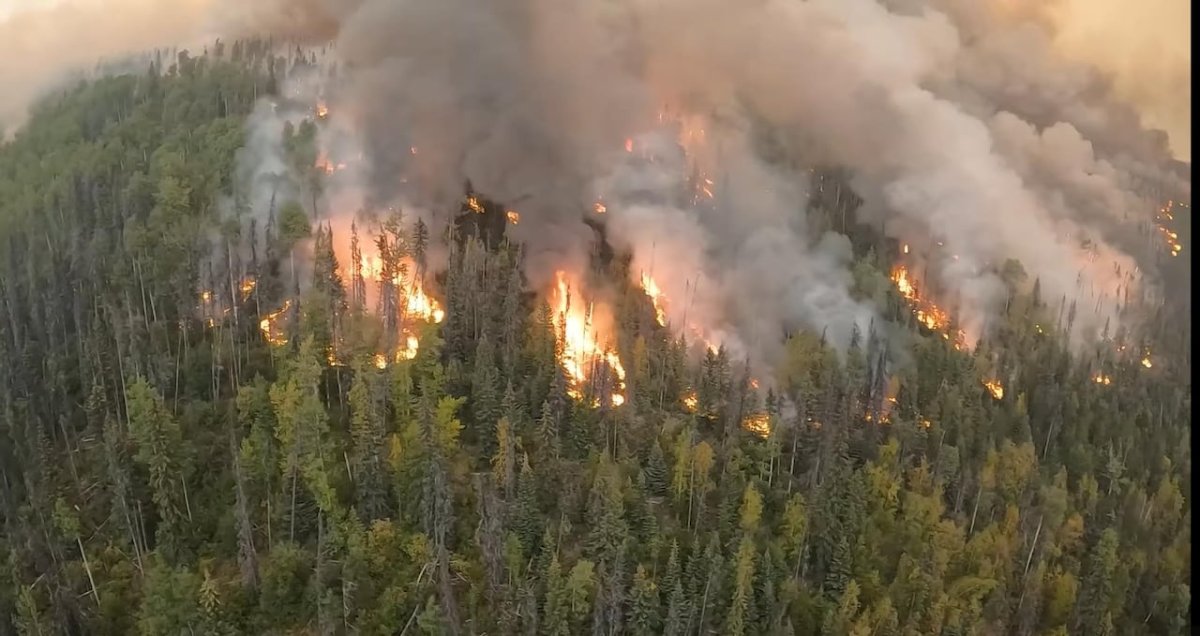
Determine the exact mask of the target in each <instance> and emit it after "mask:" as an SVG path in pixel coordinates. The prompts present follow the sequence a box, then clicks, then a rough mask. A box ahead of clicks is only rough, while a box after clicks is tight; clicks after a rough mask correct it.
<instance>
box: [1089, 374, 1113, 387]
mask: <svg viewBox="0 0 1200 636" xmlns="http://www.w3.org/2000/svg"><path fill="white" fill-rule="evenodd" d="M1092 382H1095V383H1096V384H1099V385H1101V386H1108V385H1110V384H1112V377H1111V376H1108V375H1106V374H1104V373H1100V372H1096V375H1093V376H1092Z"/></svg>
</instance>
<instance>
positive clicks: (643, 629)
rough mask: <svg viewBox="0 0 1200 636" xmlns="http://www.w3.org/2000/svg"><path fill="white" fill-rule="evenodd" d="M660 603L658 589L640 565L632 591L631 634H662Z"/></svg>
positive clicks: (630, 608)
mask: <svg viewBox="0 0 1200 636" xmlns="http://www.w3.org/2000/svg"><path fill="white" fill-rule="evenodd" d="M658 603H659V600H658V587H657V586H656V585H655V584H654V581H653V579H651V578H650V575H649V574H647V572H646V568H645V566H642V565H639V566H638V567H637V571H636V572H635V573H634V575H633V586H632V588H631V589H630V598H629V620H628V625H629V633H631V634H637V635H641V636H650V635H651V634H658V633H660V632H659V622H660V617H659V604H658Z"/></svg>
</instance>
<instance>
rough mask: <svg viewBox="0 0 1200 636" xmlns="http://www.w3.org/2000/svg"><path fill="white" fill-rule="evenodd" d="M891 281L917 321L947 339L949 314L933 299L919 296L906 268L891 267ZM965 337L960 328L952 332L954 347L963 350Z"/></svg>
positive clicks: (948, 336)
mask: <svg viewBox="0 0 1200 636" xmlns="http://www.w3.org/2000/svg"><path fill="white" fill-rule="evenodd" d="M892 282H894V283H895V284H896V290H897V291H899V292H900V296H902V297H903V298H904V299H905V300H907V301H908V302H909V304H910V305H912V306H913V310H914V311H915V313H916V316H917V322H919V323H921V324H922V325H924V326H925V328H926V329H928V330H930V331H937V332H941V334H942V338H943V339H945V340H949V339H950V334H949V333H947V331H946V330H947V328H948V327H949V325H950V315H949V314H947V313H946V311H945V310H944V309H942V308H941V307H938V306H937V304H935V303H934V302H933V301H930V300H928V299H926V298H922V297H921V295H920V294H919V293H918V292H917V287H916V285H914V284H913V282H912V280H911V278H910V276H909V272H908V268H907V267H905V266H903V265H897V266H896V267H895V268H894V269H892ZM965 338H966V334H965V333H964V332H963V331H962V330H961V329H960V330H958V332H957V333H955V334H954V348H955V349H958V350H959V351H962V350H964V349H965V348H966V345H965V344H964V340H965Z"/></svg>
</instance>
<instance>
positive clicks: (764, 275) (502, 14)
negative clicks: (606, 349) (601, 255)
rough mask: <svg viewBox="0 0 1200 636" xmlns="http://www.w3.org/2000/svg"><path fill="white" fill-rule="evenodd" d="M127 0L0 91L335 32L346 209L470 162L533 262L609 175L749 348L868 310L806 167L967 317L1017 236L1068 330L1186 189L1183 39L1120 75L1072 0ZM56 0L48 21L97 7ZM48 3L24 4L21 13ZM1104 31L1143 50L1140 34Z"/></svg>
mask: <svg viewBox="0 0 1200 636" xmlns="http://www.w3.org/2000/svg"><path fill="white" fill-rule="evenodd" d="M123 1H124V2H125V3H127V4H128V5H129V8H130V9H131V10H134V11H135V12H136V13H137V15H139V16H144V17H145V19H146V20H147V21H146V22H144V23H142V28H140V29H138V32H139V33H138V34H137V35H138V37H141V38H142V39H138V38H137V37H134V36H133V35H132V34H130V35H128V36H126V35H123V34H122V33H123V32H121V31H116V30H114V31H113V32H112V35H113V36H114V37H113V38H112V39H113V44H112V45H111V46H107V48H106V47H105V45H103V44H101V45H98V48H97V49H96V50H88V51H79V52H77V53H75V54H73V55H74V57H71V56H69V55H66V54H64V56H65V57H63V58H62V60H59V59H57V58H55V57H54V56H53V55H52V56H48V57H46V59H45V60H44V64H42V68H41V69H39V70H37V71H34V70H32V69H25V68H22V69H20V70H21V71H22V72H21V73H18V74H16V75H15V77H17V78H18V79H17V80H16V81H15V83H16V84H18V85H19V87H18V89H17V90H16V91H14V92H13V97H15V99H16V100H17V101H11V100H10V101H7V102H4V103H3V104H0V106H2V107H3V108H2V109H0V116H3V115H4V114H5V113H9V114H11V113H13V112H17V111H15V110H14V108H15V106H14V104H19V103H22V102H23V101H27V99H28V98H29V96H30V95H31V94H32V92H31V91H32V90H34V89H32V88H29V89H26V88H24V87H26V86H36V81H38V80H39V79H40V78H42V77H46V76H47V75H48V70H47V69H50V68H56V67H60V66H62V65H63V63H64V62H67V63H75V64H78V63H82V62H83V61H86V60H89V59H91V58H94V57H95V56H96V55H97V54H110V55H112V54H117V53H119V52H121V51H122V50H128V49H131V48H143V47H145V46H151V45H155V44H159V43H160V42H162V41H165V40H168V39H178V38H186V37H190V36H193V35H197V34H200V33H208V32H209V31H210V30H214V29H215V30H216V31H217V32H218V33H221V34H223V35H226V36H228V37H234V36H238V35H244V34H250V33H263V34H268V35H277V36H281V37H285V38H288V39H290V40H295V41H301V42H312V43H323V42H326V41H331V42H334V43H335V48H334V50H335V55H336V57H337V58H338V61H339V63H340V64H341V69H342V70H343V71H344V72H340V75H339V80H338V86H337V89H336V91H334V92H335V93H336V94H333V93H331V94H330V95H326V96H324V97H326V98H327V99H329V100H330V102H331V105H332V106H333V108H334V110H335V117H334V119H333V121H344V122H345V125H346V126H347V130H345V131H342V133H339V134H338V135H334V134H333V133H330V132H327V131H326V129H323V132H322V133H321V134H322V144H323V148H326V149H327V150H331V151H336V152H337V153H338V154H343V153H345V152H348V151H347V150H345V149H336V148H334V144H335V139H336V138H343V137H345V138H353V140H354V141H353V143H352V144H351V145H356V146H357V147H358V148H359V150H361V152H362V156H363V159H362V160H361V162H358V163H356V164H354V165H353V166H352V167H350V168H348V169H347V170H346V171H345V172H346V174H345V175H342V174H341V173H340V172H339V173H338V174H337V175H335V181H338V180H340V181H339V183H340V185H338V184H337V183H335V184H334V185H332V186H331V187H330V189H329V190H328V191H327V192H326V193H325V195H324V196H325V198H324V199H323V201H322V205H323V206H324V207H326V208H328V209H329V211H330V213H331V214H332V215H333V217H334V218H335V219H341V218H344V217H345V215H351V216H352V215H353V214H355V213H357V211H358V210H359V209H360V208H364V207H365V208H383V207H386V206H403V207H405V208H406V209H410V210H418V211H420V212H418V213H419V214H421V215H423V216H427V217H429V218H430V219H432V220H437V215H436V214H434V213H433V212H432V211H435V210H453V209H455V208H456V206H457V202H458V201H459V199H460V198H461V196H462V188H463V184H464V182H466V183H469V184H470V186H471V188H472V189H474V190H475V191H477V192H480V193H482V194H484V195H485V196H487V197H488V198H490V199H493V200H495V201H499V202H501V203H502V204H503V205H506V206H508V207H510V208H512V209H515V210H519V212H520V219H521V220H520V223H519V224H518V225H515V226H512V227H511V228H510V230H511V232H512V233H513V234H515V237H516V238H517V239H518V240H521V241H523V242H524V243H526V244H527V245H528V248H529V249H528V259H527V265H528V270H529V271H528V273H529V274H530V276H531V278H532V282H534V284H536V285H548V284H549V283H550V281H551V280H552V277H553V273H554V271H555V270H557V269H561V268H563V267H578V264H579V263H580V262H581V261H582V259H583V258H584V257H585V255H586V254H587V251H588V244H589V242H590V241H591V240H592V232H591V230H590V229H589V228H588V227H587V225H586V224H585V223H583V221H582V219H583V218H584V217H586V216H589V215H595V214H596V213H595V212H592V210H593V206H594V204H595V203H596V199H597V197H599V198H600V200H601V202H602V205H603V206H604V209H605V214H606V215H607V216H604V217H603V218H604V219H605V221H606V222H607V223H608V226H609V233H610V238H611V239H612V240H613V241H614V242H615V243H616V244H617V245H618V246H619V247H622V248H625V249H628V250H630V251H631V252H632V253H633V257H634V267H635V269H636V270H637V272H638V273H639V275H643V276H647V277H649V278H650V279H652V280H653V282H654V283H655V285H656V286H657V287H658V288H659V289H660V290H661V295H662V299H661V300H662V302H663V303H664V304H665V307H666V310H665V313H666V318H667V319H668V320H669V321H670V324H671V325H672V327H674V328H676V329H678V330H681V331H684V332H687V333H692V334H695V335H696V336H698V337H700V338H702V339H705V340H710V341H717V342H720V343H724V344H727V345H729V346H731V347H733V348H735V349H738V350H740V351H741V352H744V353H745V354H746V355H749V356H751V357H754V358H759V359H767V358H769V357H770V350H771V349H772V347H773V345H774V343H776V342H777V341H778V339H779V337H780V334H781V333H783V332H785V331H787V330H789V329H793V328H796V327H808V328H813V329H817V330H824V331H826V332H827V333H828V334H829V335H830V337H831V338H832V339H834V341H836V342H843V343H844V342H845V341H847V340H848V339H849V337H850V334H851V332H852V331H853V330H854V328H855V327H857V328H858V329H859V330H860V331H861V330H863V329H865V328H866V327H867V325H869V324H870V323H871V321H872V318H873V312H872V310H871V309H870V308H869V307H868V306H867V305H866V304H864V303H863V302H861V301H859V300H858V299H856V298H855V297H854V294H853V293H852V289H851V287H852V284H851V283H852V279H851V276H850V274H849V270H848V263H849V260H850V258H851V254H850V247H849V243H848V241H847V240H846V239H845V237H842V236H840V235H837V234H833V233H829V232H826V231H823V230H817V229H815V228H812V227H808V226H807V224H806V222H805V214H804V212H805V207H806V201H807V199H808V195H809V194H811V192H810V189H811V187H812V186H811V185H810V184H808V183H807V178H806V175H807V170H806V168H807V167H810V166H814V165H830V164H832V165H838V166H843V167H845V168H846V169H847V170H848V171H849V174H850V175H851V176H850V179H851V183H852V184H853V186H854V189H855V191H856V192H857V193H858V194H860V195H861V196H862V197H863V199H864V206H863V208H862V210H861V216H862V217H863V218H864V219H865V220H866V221H869V222H872V223H873V224H874V225H875V226H876V227H882V228H883V231H884V232H886V233H887V234H889V235H890V236H892V237H893V238H896V239H898V240H899V241H901V242H903V243H905V244H911V245H912V246H913V247H914V252H916V253H919V254H921V255H922V256H923V258H924V259H925V260H926V263H927V267H926V268H925V269H924V272H925V273H924V274H923V275H924V276H927V277H928V278H929V279H930V280H929V281H927V282H928V283H929V286H930V287H931V288H936V289H938V290H940V291H939V294H941V295H944V297H945V298H944V300H945V301H946V302H947V303H949V304H952V305H953V306H954V307H955V308H956V309H957V313H958V314H959V315H958V316H957V317H958V319H959V320H960V321H961V322H962V324H963V326H964V328H965V329H966V330H967V331H968V333H969V334H970V335H971V336H978V335H980V334H982V333H984V332H985V331H986V328H987V324H988V322H989V321H990V320H991V319H992V317H993V316H994V315H995V314H996V312H997V311H998V308H999V307H1001V306H1002V304H1003V302H1004V296H1005V293H1006V292H1005V286H1006V282H1005V281H1004V279H1003V277H1002V276H1001V272H1002V270H1003V266H1004V263H1005V261H1007V260H1008V259H1015V260H1017V261H1019V262H1020V263H1021V264H1022V265H1023V267H1024V269H1025V271H1026V272H1027V273H1028V274H1029V279H1028V281H1027V282H1026V284H1032V281H1033V280H1034V279H1037V280H1038V281H1039V282H1040V285H1041V289H1042V291H1043V294H1044V295H1045V297H1047V298H1055V299H1057V298H1060V297H1061V298H1064V299H1068V300H1069V301H1071V302H1078V303H1079V305H1080V311H1079V314H1078V316H1079V317H1078V321H1077V324H1078V325H1080V326H1082V327H1083V328H1084V331H1085V332H1086V331H1088V330H1093V331H1094V330H1098V329H1099V328H1100V326H1101V325H1103V324H1106V323H1108V322H1110V321H1112V320H1116V319H1121V318H1122V317H1123V316H1124V315H1125V309H1126V307H1125V304H1126V303H1125V300H1124V299H1125V298H1126V297H1127V296H1128V292H1129V290H1130V288H1135V287H1137V286H1138V285H1142V284H1146V281H1144V280H1139V279H1138V275H1137V272H1141V273H1142V274H1146V273H1152V272H1153V271H1154V266H1153V263H1154V262H1155V259H1156V258H1157V257H1158V256H1160V254H1159V253H1158V252H1156V251H1154V250H1153V249H1151V248H1148V247H1147V245H1146V244H1145V241H1139V240H1135V238H1134V237H1136V236H1138V232H1139V231H1142V230H1141V229H1139V228H1143V227H1144V226H1145V225H1146V224H1147V223H1148V222H1150V220H1152V213H1153V210H1154V209H1155V207H1156V204H1157V201H1155V200H1154V197H1159V196H1161V197H1162V198H1166V196H1171V197H1174V198H1177V199H1178V198H1187V197H1189V196H1190V179H1189V177H1188V175H1187V166H1184V165H1182V164H1180V163H1178V162H1177V161H1175V160H1174V159H1173V158H1172V156H1171V153H1170V150H1171V149H1170V146H1169V144H1168V137H1167V135H1166V133H1163V132H1159V131H1151V130H1148V129H1147V128H1146V126H1145V125H1144V124H1143V122H1150V123H1160V122H1161V125H1162V126H1164V127H1166V128H1168V129H1169V130H1170V132H1171V134H1172V135H1174V137H1172V142H1173V143H1174V144H1175V146H1176V148H1177V150H1178V152H1179V154H1180V155H1181V156H1187V150H1186V148H1183V147H1182V146H1180V145H1179V144H1180V142H1179V141H1178V136H1177V132H1178V130H1179V129H1180V127H1179V126H1178V125H1177V124H1176V123H1174V119H1177V115H1178V112H1180V111H1179V108H1183V106H1182V104H1183V103H1187V104H1188V105H1189V106H1190V92H1188V93H1186V98H1180V97H1179V96H1180V95H1182V94H1184V93H1181V92H1180V91H1184V90H1187V89H1185V88H1184V87H1183V86H1184V85H1185V84H1186V82H1180V81H1178V80H1179V78H1180V77H1181V76H1182V75H1181V74H1183V75H1185V74H1186V72H1185V71H1181V70H1180V69H1185V70H1186V64H1184V63H1183V62H1179V58H1178V56H1176V57H1174V58H1171V60H1174V61H1171V60H1168V61H1167V62H1165V65H1164V66H1163V67H1162V68H1163V69H1164V70H1163V71H1162V73H1161V74H1146V73H1141V74H1137V73H1131V72H1130V71H1129V69H1128V68H1127V67H1124V66H1120V65H1118V64H1116V63H1115V62H1116V61H1119V60H1118V58H1116V57H1112V56H1108V57H1105V56H1104V55H1101V53H1102V52H1101V51H1098V50H1095V49H1094V47H1091V48H1089V47H1088V46H1084V45H1083V44H1081V43H1083V42H1085V41H1086V40H1087V38H1085V37H1083V36H1082V35H1081V34H1082V33H1090V31H1084V30H1082V29H1085V28H1095V29H1098V30H1100V31H1101V32H1107V31H1112V29H1113V25H1112V23H1111V21H1102V22H1097V21H1096V20H1091V19H1090V18H1089V19H1088V20H1084V19H1083V17H1094V16H1098V15H1100V13H1099V10H1098V9H1095V8H1094V7H1092V6H1091V5H1088V6H1087V7H1085V6H1084V3H1082V2H1076V1H1074V0H1057V1H1055V2H1052V3H1049V4H1047V3H1034V2H1032V1H1031V0H1030V1H1017V2H1012V1H1007V2H1001V1H1000V0H979V1H974V2H970V1H969V2H957V1H953V0H808V1H806V2H789V1H784V0H753V1H751V2H733V1H731V0H687V1H684V0H655V1H651V0H619V1H608V2H605V1H601V0H585V1H582V2H574V3H565V4H564V3H562V2H556V1H554V0H506V1H501V2H496V1H485V0H442V1H441V2H436V3H431V2H419V1H416V0H400V1H384V0H357V1H354V0H271V1H270V2H266V3H233V2H232V1H223V0H191V2H188V3H183V4H181V5H178V6H175V5H173V6H172V10H171V11H169V12H168V11H167V10H166V9H161V10H159V9H156V8H154V7H152V6H151V5H152V4H153V3H149V2H135V1H134V0H123ZM68 5H69V6H70V7H72V8H71V9H62V10H61V15H62V16H64V17H63V18H62V19H63V20H67V19H68V18H67V16H70V17H72V18H75V19H79V16H83V15H85V14H86V12H87V11H88V10H90V11H92V12H93V13H96V12H97V10H96V9H95V7H94V6H93V5H90V4H87V3H86V2H84V0H75V2H72V3H68ZM68 5H64V6H68ZM106 6H111V3H110V4H109V5H106ZM1171 6H1172V7H1175V6H1176V5H1175V4H1172V5H1171ZM180 7H182V10H181V8H180ZM1139 11H1141V10H1140V9H1139ZM1171 11H1175V13H1171ZM122 13H123V12H117V11H112V10H111V9H109V10H108V11H107V14H108V15H121V16H122V18H125V19H126V20H127V19H128V15H122ZM1177 13H1178V11H1177V10H1176V9H1170V10H1168V9H1163V10H1162V11H1158V12H1153V17H1154V18H1155V19H1156V20H1157V18H1161V17H1164V16H1167V17H1170V16H1175V15H1177ZM49 15H51V13H46V14H45V15H42V16H41V17H38V18H33V17H27V18H17V19H16V20H22V19H24V20H26V23H25V25H24V26H25V29H24V30H26V31H27V32H29V33H36V30H35V29H34V28H33V26H31V25H33V24H34V23H35V22H37V21H40V20H44V19H49V18H48V17H47V16H49ZM56 15H58V13H56ZM180 15H184V16H190V18H191V19H188V18H184V17H175V16H180ZM1076 18H1079V19H1078V20H1077V19H1076ZM156 21H162V26H161V27H160V28H149V25H150V24H151V23H152V22H154V24H155V26H156V27H158V24H157V22H156ZM1131 21H1134V20H1133V18H1130V19H1129V20H1124V19H1123V20H1122V23H1123V24H1125V23H1128V22H1131ZM1159 23H1160V22H1157V21H1156V22H1154V24H1159ZM1180 23H1181V24H1182V22H1180ZM39 24H40V22H39ZM68 24H73V23H70V22H68ZM77 24H79V25H80V28H82V25H83V24H87V26H88V28H89V30H90V31H93V32H94V31H96V28H95V25H94V24H90V23H85V22H83V21H82V20H80V22H78V23H77ZM1097 25H1099V26H1097ZM62 32H63V33H70V32H71V31H70V28H67V29H66V30H65V31H62ZM146 33H153V34H154V35H153V36H146V35H143V34H146ZM1120 33H1122V34H1123V35H1122V37H1123V38H1125V39H1123V40H1121V41H1122V42H1127V41H1128V42H1132V41H1133V40H1134V39H1135V38H1140V40H1139V41H1145V37H1144V36H1146V35H1147V33H1146V30H1145V29H1140V28H1139V29H1137V30H1135V29H1126V30H1124V31H1120ZM0 35H2V34H0ZM39 37H42V36H38V35H30V36H28V38H27V39H26V40H24V41H23V42H24V44H22V41H18V44H17V47H18V48H17V49H16V51H25V52H26V53H27V55H26V56H25V57H28V52H29V51H33V50H35V44H36V43H37V42H39V39H38V38H39ZM148 37H152V38H155V39H153V40H147V39H146V38H148ZM75 39H82V38H75ZM65 41H67V40H64V42H65ZM103 41H106V40H103V39H102V42H103ZM0 42H6V39H4V38H3V37H0ZM11 46H12V45H11V44H9V43H7V42H6V43H5V44H0V47H6V48H2V50H0V52H4V53H7V52H8V50H9V48H11ZM22 46H23V47H24V48H20V47H22ZM1122 46H1123V47H1124V46H1125V45H1122ZM59 48H61V49H62V50H71V49H70V47H66V46H63V47H50V50H54V51H57V50H58V49H59ZM1121 50H1126V51H1136V54H1135V56H1136V59H1138V60H1141V61H1142V63H1141V64H1139V70H1140V69H1141V68H1146V67H1150V68H1159V67H1157V66H1155V63H1151V62H1146V61H1145V60H1146V59H1147V57H1148V56H1150V55H1151V54H1152V53H1154V49H1152V48H1147V47H1142V48H1138V47H1135V46H1134V45H1132V44H1130V45H1128V47H1126V48H1122V49H1121ZM0 59H9V60H12V59H14V56H12V55H4V56H3V57H2V58H0ZM16 59H20V58H19V57H18V58H16ZM10 64H11V62H10ZM0 71H5V74H4V76H0V77H4V78H5V80H4V81H5V84H6V86H7V84H8V83H9V82H8V80H7V79H6V76H7V75H8V74H9V73H11V72H12V71H9V70H8V69H7V68H2V67H0ZM1142 78H1149V79H1147V80H1146V81H1142ZM1172 109H1175V110H1172ZM1172 113H1175V114H1172ZM270 121H271V117H269V116H267V114H257V115H256V118H255V119H252V122H251V128H252V129H254V128H255V127H256V126H259V125H263V126H267V125H268V124H270ZM270 125H272V126H273V125H274V124H270ZM267 136H268V137H269V135H267ZM251 139H252V143H253V139H255V136H254V134H253V133H252V134H251ZM764 139H765V140H766V142H764ZM1181 148H1182V149H1181ZM250 152H252V153H253V152H259V151H254V150H251V151H250ZM262 165H263V166H269V165H270V163H269V162H267V161H263V163H262ZM1164 194H1165V195H1166V196H1163V195H1164ZM254 205H256V206H257V205H259V203H255V204H254ZM444 220H445V219H444V218H443V219H442V221H443V222H444ZM339 222H340V221H339ZM564 264H565V265H564ZM1008 284H1011V281H1010V282H1009V283H1008Z"/></svg>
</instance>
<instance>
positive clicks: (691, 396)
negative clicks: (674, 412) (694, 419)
mask: <svg viewBox="0 0 1200 636" xmlns="http://www.w3.org/2000/svg"><path fill="white" fill-rule="evenodd" d="M683 408H685V409H687V411H688V413H695V412H696V409H698V408H700V398H699V396H697V395H696V392H695V391H689V392H688V393H687V394H686V395H684V396H683Z"/></svg>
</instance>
